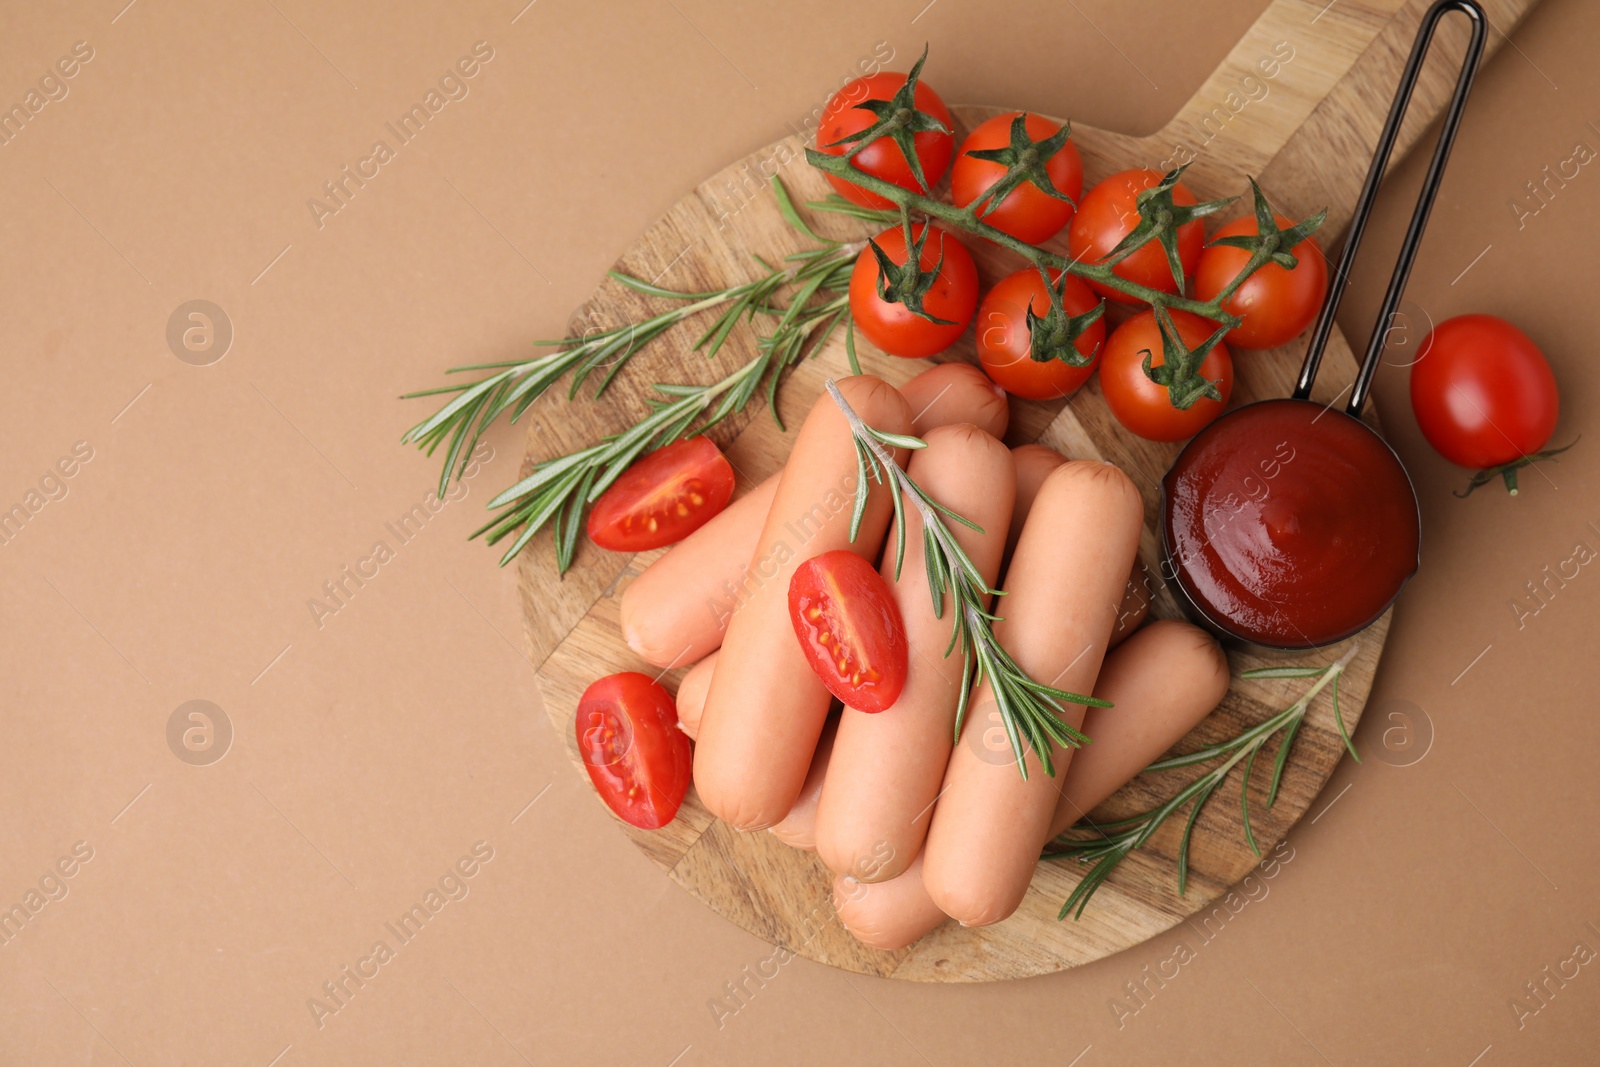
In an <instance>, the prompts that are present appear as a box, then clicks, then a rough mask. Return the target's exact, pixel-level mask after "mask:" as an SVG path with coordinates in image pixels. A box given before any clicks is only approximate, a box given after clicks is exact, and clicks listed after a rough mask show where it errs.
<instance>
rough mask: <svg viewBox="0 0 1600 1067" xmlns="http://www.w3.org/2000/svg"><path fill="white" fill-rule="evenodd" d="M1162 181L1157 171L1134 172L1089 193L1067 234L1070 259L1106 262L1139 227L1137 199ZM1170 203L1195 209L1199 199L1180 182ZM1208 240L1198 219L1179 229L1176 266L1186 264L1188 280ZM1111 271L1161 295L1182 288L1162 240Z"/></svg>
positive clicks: (1095, 285)
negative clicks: (1174, 277)
mask: <svg viewBox="0 0 1600 1067" xmlns="http://www.w3.org/2000/svg"><path fill="white" fill-rule="evenodd" d="M1162 177H1163V175H1162V173H1161V172H1160V171H1158V170H1146V169H1143V168H1135V169H1133V170H1124V171H1119V172H1118V173H1116V174H1113V175H1111V177H1109V178H1107V179H1105V180H1104V181H1102V182H1101V183H1100V184H1098V185H1096V186H1095V187H1094V188H1093V189H1090V190H1089V191H1088V192H1087V193H1085V194H1084V197H1083V200H1082V201H1080V202H1079V204H1078V212H1077V214H1075V215H1073V216H1072V225H1071V226H1070V227H1069V228H1068V229H1067V248H1068V249H1069V250H1070V251H1071V252H1072V258H1073V259H1075V260H1078V261H1080V262H1083V263H1099V262H1101V261H1103V260H1104V259H1105V258H1106V256H1107V255H1109V254H1110V252H1111V250H1112V249H1113V248H1115V247H1117V244H1118V242H1120V241H1121V240H1122V239H1123V238H1124V237H1126V236H1128V234H1130V233H1132V232H1133V230H1134V227H1136V226H1138V225H1139V194H1140V193H1142V192H1144V191H1145V190H1146V189H1153V188H1155V187H1156V186H1158V185H1160V184H1161V180H1162ZM1172 202H1173V203H1174V204H1177V205H1180V206H1183V207H1191V206H1193V205H1194V204H1195V203H1196V200H1195V198H1194V194H1193V193H1191V192H1190V191H1189V190H1188V189H1187V188H1186V187H1185V186H1184V185H1183V183H1182V182H1179V183H1178V184H1177V185H1175V186H1174V187H1173V189H1172ZM1205 241H1206V233H1205V225H1204V224H1203V223H1202V222H1201V221H1200V220H1199V219H1195V220H1193V221H1192V222H1186V223H1184V224H1183V225H1182V226H1179V227H1178V261H1179V262H1180V263H1181V264H1182V265H1183V274H1184V277H1185V278H1188V277H1190V276H1192V275H1193V274H1194V268H1195V265H1196V264H1197V263H1199V262H1200V251H1201V249H1202V248H1204V246H1205ZM1112 270H1113V272H1114V273H1115V274H1116V275H1117V277H1119V278H1124V279H1126V280H1128V281H1130V282H1136V283H1138V284H1139V285H1143V286H1145V287H1147V288H1150V289H1157V290H1160V291H1161V292H1163V293H1176V292H1177V291H1178V283H1177V281H1176V280H1174V279H1173V277H1172V265H1171V264H1170V263H1168V262H1167V252H1166V249H1164V248H1163V247H1162V246H1161V243H1160V242H1159V241H1149V242H1147V243H1145V244H1144V245H1143V246H1141V247H1140V248H1139V249H1137V250H1136V251H1134V252H1133V253H1132V254H1130V255H1129V256H1128V257H1127V258H1126V259H1123V260H1122V261H1121V262H1119V263H1118V264H1117V265H1116V266H1115V267H1113V268H1112ZM1089 287H1090V288H1091V289H1093V290H1094V291H1095V292H1097V293H1100V294H1101V295H1102V296H1106V297H1109V298H1110V299H1112V300H1115V301H1118V302H1119V303H1123V304H1137V303H1140V301H1138V300H1136V299H1134V298H1133V297H1131V296H1128V295H1126V294H1124V293H1119V292H1117V291H1116V290H1115V289H1112V288H1110V287H1109V286H1106V285H1102V284H1101V283H1099V282H1094V281H1091V282H1090V283H1089Z"/></svg>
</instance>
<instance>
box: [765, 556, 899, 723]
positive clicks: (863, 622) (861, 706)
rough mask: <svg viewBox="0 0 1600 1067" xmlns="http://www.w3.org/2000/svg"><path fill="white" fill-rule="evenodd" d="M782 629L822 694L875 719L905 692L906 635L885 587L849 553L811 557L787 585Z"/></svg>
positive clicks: (869, 566)
mask: <svg viewBox="0 0 1600 1067" xmlns="http://www.w3.org/2000/svg"><path fill="white" fill-rule="evenodd" d="M789 621H790V622H792V623H793V624H794V632H795V636H796V637H798V638H799V639H800V648H801V650H802V651H803V652H805V656H806V662H807V663H809V664H811V669H812V670H814V671H816V672H817V677H818V678H821V679H822V684H823V685H825V686H827V687H828V692H830V693H832V694H833V695H834V696H836V697H838V698H839V699H840V700H842V701H844V702H845V704H846V705H848V706H850V707H852V708H855V709H856V710H857V711H882V710H883V709H885V708H887V707H889V706H890V705H891V704H893V703H894V702H895V701H896V700H899V699H900V690H901V689H903V688H904V687H905V684H906V663H907V654H908V653H907V649H906V628H905V623H904V622H902V621H901V618H900V608H899V607H898V606H897V605H896V604H895V602H894V594H893V593H892V592H890V590H889V583H888V582H886V581H884V579H883V576H882V575H881V574H879V573H878V572H877V570H876V569H874V568H873V566H872V564H870V563H868V562H867V561H866V560H864V559H862V558H861V557H860V556H858V555H856V554H855V553H854V552H851V551H849V550H848V549H842V548H840V549H835V550H833V551H832V552H824V553H822V555H820V556H813V557H812V558H811V559H808V560H806V561H805V562H804V563H802V564H800V566H799V567H797V568H796V569H795V572H794V577H793V578H791V579H790V580H789Z"/></svg>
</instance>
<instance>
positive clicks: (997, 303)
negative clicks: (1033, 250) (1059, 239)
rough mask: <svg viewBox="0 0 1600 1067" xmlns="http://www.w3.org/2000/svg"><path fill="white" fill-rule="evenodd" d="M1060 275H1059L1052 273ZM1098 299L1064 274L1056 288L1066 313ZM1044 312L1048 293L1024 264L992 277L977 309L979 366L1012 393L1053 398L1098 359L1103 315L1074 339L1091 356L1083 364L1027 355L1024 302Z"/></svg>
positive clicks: (1072, 387)
mask: <svg viewBox="0 0 1600 1067" xmlns="http://www.w3.org/2000/svg"><path fill="white" fill-rule="evenodd" d="M1057 277H1058V280H1059V275H1058V276H1057ZM1099 302H1100V301H1099V299H1098V298H1097V297H1096V296H1095V295H1094V294H1093V293H1091V292H1090V291H1089V287H1088V286H1087V285H1085V284H1083V282H1082V281H1080V280H1078V279H1077V278H1076V277H1074V276H1072V275H1068V276H1067V279H1066V282H1065V283H1064V284H1063V285H1062V288H1061V307H1062V310H1064V311H1065V312H1066V313H1067V314H1068V315H1074V316H1076V315H1082V314H1084V313H1085V312H1088V311H1092V310H1093V309H1094V306H1095V305H1096V304H1098V303H1099ZM1030 305H1031V306H1032V307H1033V313H1034V314H1035V315H1038V316H1040V317H1043V316H1044V315H1046V314H1047V313H1049V311H1050V294H1049V293H1047V292H1046V291H1045V288H1044V279H1043V278H1042V277H1040V276H1039V272H1038V271H1037V270H1035V269H1034V268H1032V267H1024V268H1023V269H1022V270H1019V271H1017V272H1016V273H1015V274H1008V275H1006V276H1005V277H1004V278H1001V279H1000V280H999V281H998V282H996V283H995V285H994V288H993V289H990V290H989V292H988V294H987V295H986V296H985V297H984V298H983V305H982V306H981V307H980V308H979V309H978V359H979V360H980V361H982V363H983V371H984V373H985V374H987V375H988V376H989V379H990V380H991V381H993V382H994V383H995V384H996V385H998V386H1000V388H1002V389H1004V390H1005V391H1006V392H1008V393H1010V394H1012V395H1013V396H1021V397H1027V398H1028V399H1029V400H1055V399H1058V398H1060V397H1064V396H1071V395H1072V394H1073V392H1074V391H1076V390H1077V388H1078V386H1080V385H1082V384H1083V383H1084V382H1086V381H1088V379H1089V375H1091V374H1093V373H1094V369H1095V366H1096V365H1097V364H1098V362H1099V359H1100V346H1101V344H1102V343H1103V342H1104V341H1105V339H1106V320H1105V319H1104V318H1103V317H1102V318H1099V319H1096V320H1095V321H1094V322H1092V323H1090V324H1089V328H1088V329H1086V330H1084V331H1083V333H1081V334H1079V335H1078V339H1077V340H1076V341H1075V342H1073V347H1075V348H1076V349H1077V350H1078V351H1079V352H1081V353H1082V354H1084V355H1085V356H1089V357H1091V358H1092V360H1093V362H1091V363H1089V365H1088V366H1084V367H1070V366H1068V365H1067V364H1065V363H1063V362H1061V360H1059V359H1050V360H1046V361H1045V362H1043V363H1040V362H1036V361H1035V360H1034V359H1033V358H1032V356H1031V355H1030V350H1031V341H1032V336H1031V334H1030V333H1029V332H1028V308H1029V306H1030Z"/></svg>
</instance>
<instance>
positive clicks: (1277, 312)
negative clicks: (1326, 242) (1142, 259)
mask: <svg viewBox="0 0 1600 1067" xmlns="http://www.w3.org/2000/svg"><path fill="white" fill-rule="evenodd" d="M1292 225H1293V223H1292V222H1290V221H1289V220H1288V219H1286V218H1282V217H1279V218H1278V228H1279V229H1280V230H1286V229H1288V228H1289V227H1290V226H1292ZM1259 232H1260V227H1258V226H1257V225H1256V220H1255V216H1254V215H1246V216H1245V217H1244V218H1242V219H1235V220H1234V221H1232V222H1230V223H1228V224H1227V225H1226V226H1224V227H1222V228H1221V229H1219V230H1218V231H1217V232H1216V233H1214V234H1212V235H1211V240H1212V243H1211V244H1210V245H1208V246H1207V247H1206V250H1205V251H1204V252H1202V253H1201V254H1200V265H1199V266H1198V267H1197V268H1195V274H1194V295H1195V299H1196V300H1210V299H1211V298H1212V297H1214V296H1216V295H1217V294H1218V293H1220V292H1222V290H1224V289H1226V288H1227V287H1228V285H1229V284H1230V283H1231V282H1232V281H1233V279H1235V278H1237V277H1238V276H1239V272H1240V271H1241V270H1243V269H1244V265H1245V264H1246V263H1247V262H1249V260H1250V253H1249V252H1246V251H1245V250H1244V249H1242V248H1234V247H1233V246H1232V245H1219V244H1217V243H1216V240H1217V238H1219V237H1254V236H1255V235H1256V234H1257V233H1259ZM1289 251H1290V254H1291V255H1293V256H1294V257H1295V259H1297V260H1298V261H1299V262H1297V263H1296V264H1295V266H1294V270H1284V269H1283V268H1282V267H1280V266H1278V265H1277V264H1276V263H1270V262H1269V263H1266V264H1263V265H1262V266H1261V268H1260V269H1259V270H1257V271H1256V272H1255V273H1254V274H1252V275H1250V277H1248V278H1246V279H1245V281H1244V284H1243V285H1241V286H1239V288H1238V289H1236V290H1234V293H1233V295H1232V296H1230V297H1228V299H1227V300H1226V301H1224V302H1223V304H1222V309H1223V310H1224V311H1226V312H1228V313H1229V314H1230V315H1238V316H1239V317H1240V318H1242V319H1243V320H1244V321H1243V322H1241V323H1240V324H1239V325H1237V326H1235V327H1234V328H1233V329H1231V330H1229V331H1228V343H1229V344H1230V345H1235V346H1237V347H1239V348H1276V347H1278V346H1279V345H1281V344H1287V343H1288V342H1290V341H1292V340H1294V339H1295V338H1296V337H1298V336H1299V335H1300V331H1301V330H1304V329H1305V328H1306V327H1307V326H1310V325H1311V320H1312V319H1314V318H1316V317H1317V312H1318V311H1321V310H1322V298H1323V297H1324V296H1325V295H1326V294H1327V291H1328V261H1327V260H1326V259H1325V258H1324V257H1323V255H1322V249H1321V248H1320V247H1318V245H1317V242H1316V241H1315V240H1314V239H1313V238H1310V237H1307V238H1306V239H1305V240H1304V241H1301V242H1300V243H1299V244H1297V245H1295V246H1294V247H1293V248H1292V249H1290V250H1289Z"/></svg>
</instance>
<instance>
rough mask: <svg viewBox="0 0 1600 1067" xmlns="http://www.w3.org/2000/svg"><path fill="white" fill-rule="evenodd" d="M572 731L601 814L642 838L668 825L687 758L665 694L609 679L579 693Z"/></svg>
mask: <svg viewBox="0 0 1600 1067" xmlns="http://www.w3.org/2000/svg"><path fill="white" fill-rule="evenodd" d="M575 728H576V730H577V734H578V753H579V755H581V756H582V757H583V765H584V767H585V768H587V769H588V771H589V780H590V781H591V782H593V783H594V788H595V792H597V793H599V794H600V799H601V800H604V801H605V802H606V806H607V807H609V808H610V809H611V810H612V811H614V812H616V813H617V815H618V817H620V818H621V819H622V820H623V821H624V822H626V823H628V824H629V825H632V826H637V827H640V828H641V829H645V830H657V829H660V828H661V827H663V826H665V825H667V823H669V822H671V821H672V819H673V817H674V816H675V815H677V814H678V806H679V805H680V804H682V803H683V797H684V794H685V793H687V792H688V791H689V779H690V776H691V771H692V767H693V763H694V758H693V753H692V752H691V751H690V748H689V736H688V735H687V734H685V733H684V732H683V731H682V730H680V729H678V709H677V705H676V704H674V703H673V700H672V694H671V693H668V692H667V691H666V690H665V689H663V688H662V687H661V686H660V685H659V684H657V683H656V682H654V681H652V680H651V679H650V678H649V677H648V676H646V675H643V674H639V673H637V672H636V671H625V672H623V673H621V674H612V675H608V676H607V677H605V678H602V679H600V680H599V681H598V682H595V683H594V684H593V685H591V686H590V687H589V688H588V689H585V690H584V691H583V697H582V698H581V699H580V700H579V701H578V716H577V721H576V726H575Z"/></svg>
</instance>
